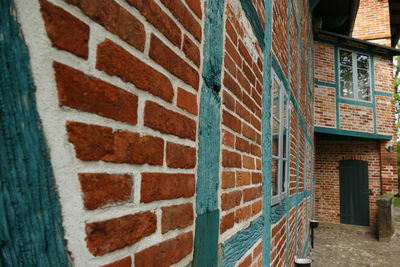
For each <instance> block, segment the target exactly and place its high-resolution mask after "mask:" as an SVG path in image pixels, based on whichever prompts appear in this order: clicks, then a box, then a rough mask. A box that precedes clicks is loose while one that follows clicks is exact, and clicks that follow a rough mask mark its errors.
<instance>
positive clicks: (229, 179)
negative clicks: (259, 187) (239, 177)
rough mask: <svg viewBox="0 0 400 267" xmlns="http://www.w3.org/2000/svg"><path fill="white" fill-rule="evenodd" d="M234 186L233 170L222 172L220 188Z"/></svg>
mask: <svg viewBox="0 0 400 267" xmlns="http://www.w3.org/2000/svg"><path fill="white" fill-rule="evenodd" d="M232 187H235V173H234V172H222V176H221V188H223V189H226V188H232Z"/></svg>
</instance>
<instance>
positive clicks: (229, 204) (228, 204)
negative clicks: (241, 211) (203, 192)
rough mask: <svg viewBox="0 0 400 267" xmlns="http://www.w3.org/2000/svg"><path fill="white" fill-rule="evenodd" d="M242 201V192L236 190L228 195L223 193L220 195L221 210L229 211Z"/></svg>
mask: <svg viewBox="0 0 400 267" xmlns="http://www.w3.org/2000/svg"><path fill="white" fill-rule="evenodd" d="M241 201H242V191H240V190H237V191H234V192H230V193H224V194H222V195H221V208H222V210H230V209H232V208H234V207H236V206H239V205H240V202H241Z"/></svg>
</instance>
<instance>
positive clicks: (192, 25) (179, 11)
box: [161, 0, 201, 42]
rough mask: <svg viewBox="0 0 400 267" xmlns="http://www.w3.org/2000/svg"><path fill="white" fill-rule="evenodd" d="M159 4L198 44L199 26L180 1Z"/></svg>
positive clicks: (199, 38) (163, 1) (165, 1)
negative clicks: (162, 5) (165, 8)
mask: <svg viewBox="0 0 400 267" xmlns="http://www.w3.org/2000/svg"><path fill="white" fill-rule="evenodd" d="M161 2H162V3H163V4H164V5H165V6H166V7H167V8H168V9H169V10H170V11H171V13H172V14H173V15H174V16H175V17H176V18H177V19H178V20H179V22H180V23H181V24H182V25H183V27H185V29H186V30H188V31H189V32H190V33H191V34H192V35H193V37H194V38H196V39H197V40H198V41H199V42H200V41H201V26H200V24H199V23H198V22H197V21H196V20H195V18H194V17H193V16H192V14H191V13H190V11H189V10H188V9H187V8H186V7H185V5H184V4H183V3H182V0H161Z"/></svg>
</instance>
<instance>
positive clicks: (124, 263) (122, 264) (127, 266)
mask: <svg viewBox="0 0 400 267" xmlns="http://www.w3.org/2000/svg"><path fill="white" fill-rule="evenodd" d="M131 266H132V258H131V257H126V258H123V259H121V260H119V261H116V262H113V263H109V264H106V265H102V266H101V267H131Z"/></svg>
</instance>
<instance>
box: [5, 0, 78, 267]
mask: <svg viewBox="0 0 400 267" xmlns="http://www.w3.org/2000/svg"><path fill="white" fill-rule="evenodd" d="M0 25H1V26H0V73H1V74H0V151H1V153H0V211H1V219H0V266H70V265H71V263H70V258H69V255H68V252H67V249H66V247H65V242H64V233H63V228H62V217H61V205H60V201H59V196H58V192H57V186H56V183H55V178H54V174H53V170H52V165H51V161H50V155H49V149H48V147H47V145H46V140H45V137H44V133H43V129H42V125H41V122H40V116H39V113H38V111H37V103H36V87H35V84H34V81H33V77H32V73H31V63H30V57H29V51H28V47H27V46H26V44H25V42H24V39H23V35H22V32H21V29H20V27H19V23H18V21H17V10H16V8H15V5H14V1H13V0H2V1H0ZM70 178H71V179H73V178H75V179H76V177H70Z"/></svg>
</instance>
